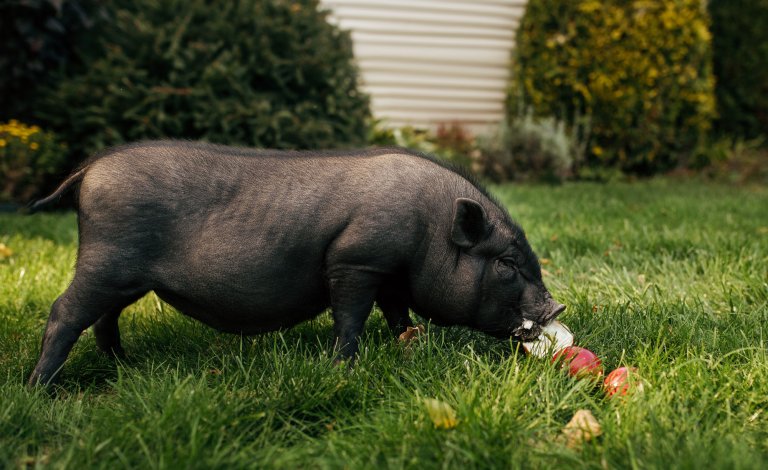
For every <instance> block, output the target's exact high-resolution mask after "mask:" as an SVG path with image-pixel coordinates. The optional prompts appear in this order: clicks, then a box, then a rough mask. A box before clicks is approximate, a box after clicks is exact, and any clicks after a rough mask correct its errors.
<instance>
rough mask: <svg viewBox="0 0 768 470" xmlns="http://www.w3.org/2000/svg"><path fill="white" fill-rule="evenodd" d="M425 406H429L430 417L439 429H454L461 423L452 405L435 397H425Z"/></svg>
mask: <svg viewBox="0 0 768 470" xmlns="http://www.w3.org/2000/svg"><path fill="white" fill-rule="evenodd" d="M424 406H426V407H427V413H429V418H430V419H431V420H432V423H433V424H434V425H435V428H437V429H453V428H455V427H456V425H457V424H459V420H458V419H456V411H455V410H454V409H453V408H451V405H449V404H448V403H445V402H443V401H440V400H435V399H434V398H425V399H424Z"/></svg>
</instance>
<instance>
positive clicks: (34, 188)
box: [0, 119, 66, 203]
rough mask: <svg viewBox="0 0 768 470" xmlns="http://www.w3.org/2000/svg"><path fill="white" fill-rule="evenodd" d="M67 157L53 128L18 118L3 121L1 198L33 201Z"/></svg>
mask: <svg viewBox="0 0 768 470" xmlns="http://www.w3.org/2000/svg"><path fill="white" fill-rule="evenodd" d="M65 159H66V152H65V147H64V145H62V144H60V143H58V142H57V140H56V137H55V135H54V134H53V133H52V132H44V131H43V130H42V129H40V128H39V127H38V126H28V125H26V124H24V123H21V122H19V121H17V120H15V119H11V120H10V121H8V122H6V123H0V201H3V202H9V201H13V202H18V203H26V202H29V200H30V199H31V198H32V197H33V196H36V195H39V193H40V191H41V190H42V189H43V187H42V186H43V185H44V184H45V183H46V181H47V179H48V178H49V177H51V176H52V175H56V174H57V173H58V172H59V171H60V170H61V169H62V164H63V163H64V161H65Z"/></svg>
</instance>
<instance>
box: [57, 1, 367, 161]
mask: <svg viewBox="0 0 768 470" xmlns="http://www.w3.org/2000/svg"><path fill="white" fill-rule="evenodd" d="M110 10H111V14H112V16H113V17H112V22H111V24H109V27H108V28H104V29H102V30H100V35H99V37H98V38H95V39H94V40H95V41H98V47H97V48H96V52H95V53H93V54H91V55H90V56H88V57H86V58H85V62H86V65H87V68H86V69H85V71H84V72H83V73H81V74H77V75H75V76H71V77H68V78H66V79H64V80H62V82H61V83H60V85H59V86H57V87H56V88H55V89H53V90H52V91H51V92H50V93H49V94H48V96H47V98H46V103H47V105H46V107H45V116H44V117H45V118H46V121H47V122H48V123H50V124H51V125H52V126H53V128H54V129H55V130H56V131H58V132H59V134H60V135H62V136H63V137H64V138H66V139H67V140H68V143H69V145H70V147H71V148H74V149H75V150H78V151H80V152H82V153H90V152H93V151H96V150H99V149H101V148H103V147H105V146H108V145H113V144H117V143H121V142H125V141H134V140H139V139H149V138H160V137H174V138H186V139H203V140H207V141H211V142H219V143H227V144H242V145H249V146H261V147H277V148H327V147H338V146H349V145H358V144H362V143H363V142H364V139H365V137H366V132H367V127H366V126H367V122H368V119H367V118H368V117H369V107H368V98H367V97H366V96H365V95H363V94H361V93H360V92H359V91H358V88H357V77H358V71H357V69H356V67H355V64H354V62H353V55H352V45H351V40H350V37H349V35H348V34H347V33H345V32H341V31H340V30H339V29H337V28H336V27H335V26H332V25H330V24H329V23H328V22H327V18H326V14H325V13H324V12H322V11H320V10H319V8H318V1H317V0H295V1H281V0H239V1H227V2H220V1H206V0H135V1H126V0H112V1H111V2H110Z"/></svg>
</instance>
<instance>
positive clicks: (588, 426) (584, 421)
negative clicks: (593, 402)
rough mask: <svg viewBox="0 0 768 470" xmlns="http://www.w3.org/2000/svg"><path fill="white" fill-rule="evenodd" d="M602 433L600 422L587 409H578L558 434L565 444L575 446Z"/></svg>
mask: <svg viewBox="0 0 768 470" xmlns="http://www.w3.org/2000/svg"><path fill="white" fill-rule="evenodd" d="M602 433H603V428H602V426H600V423H599V422H598V421H597V419H596V418H595V417H594V416H593V415H592V412H591V411H589V410H579V411H577V412H576V413H575V414H574V415H573V418H571V420H570V421H569V422H568V424H566V425H565V427H564V428H563V434H562V435H561V436H560V439H561V440H562V441H565V445H566V446H568V447H570V448H575V447H578V446H580V445H581V444H583V443H585V442H587V441H589V440H590V439H592V438H595V437H597V436H599V435H600V434H602Z"/></svg>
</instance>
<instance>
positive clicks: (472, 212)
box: [451, 197, 489, 248]
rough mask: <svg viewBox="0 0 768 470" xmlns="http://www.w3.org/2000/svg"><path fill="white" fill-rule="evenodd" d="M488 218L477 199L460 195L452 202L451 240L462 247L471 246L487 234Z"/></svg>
mask: <svg viewBox="0 0 768 470" xmlns="http://www.w3.org/2000/svg"><path fill="white" fill-rule="evenodd" d="M488 231H489V226H488V218H487V217H486V215H485V209H483V206H481V205H480V204H479V203H478V202H477V201H474V200H472V199H466V198H463V197H460V198H458V199H456V200H455V201H454V202H453V227H452V228H451V240H453V243H455V244H457V245H459V246H460V247H462V248H471V247H473V246H475V245H477V244H478V243H480V242H481V241H483V240H484V239H485V237H486V236H487V235H488Z"/></svg>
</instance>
